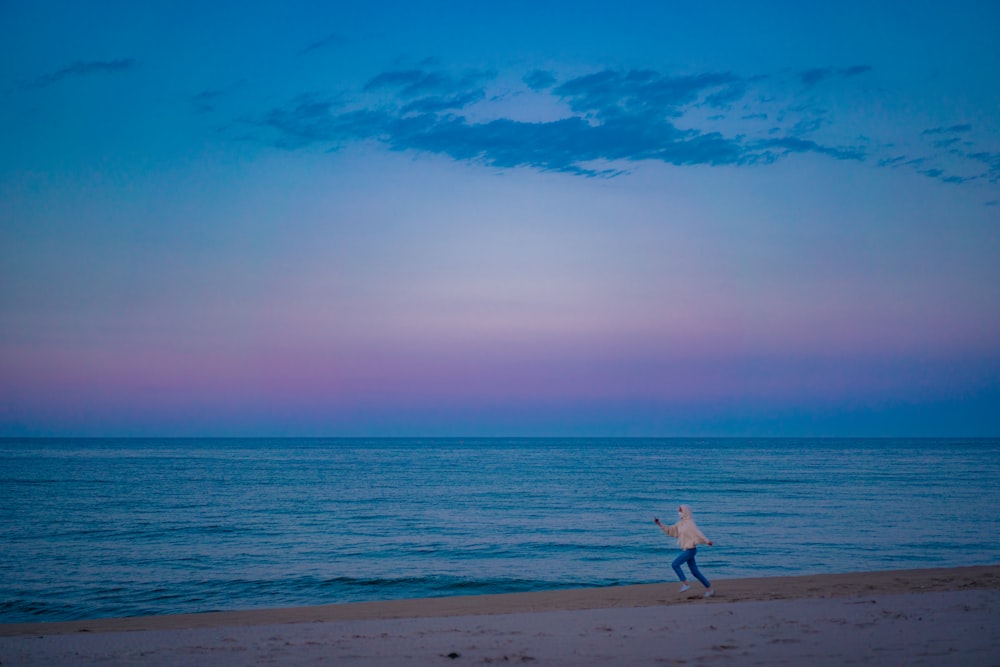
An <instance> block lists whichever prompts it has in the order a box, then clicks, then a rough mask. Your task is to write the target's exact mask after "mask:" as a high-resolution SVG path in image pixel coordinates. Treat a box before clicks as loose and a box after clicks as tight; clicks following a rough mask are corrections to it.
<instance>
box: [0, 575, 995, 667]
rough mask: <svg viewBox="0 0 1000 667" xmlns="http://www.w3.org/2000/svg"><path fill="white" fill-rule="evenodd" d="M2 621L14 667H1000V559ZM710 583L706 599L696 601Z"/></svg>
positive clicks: (6, 658)
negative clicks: (684, 587)
mask: <svg viewBox="0 0 1000 667" xmlns="http://www.w3.org/2000/svg"><path fill="white" fill-rule="evenodd" d="M714 583H715V589H716V595H715V597H713V598H711V599H704V598H703V597H702V596H701V592H700V590H698V587H695V588H692V589H691V590H690V591H688V592H687V593H684V594H681V593H680V592H679V590H678V588H679V587H678V585H677V583H676V582H671V583H662V584H645V585H638V586H620V587H607V588H593V589H569V590H561V591H546V592H533V593H511V594H501V595H481V596H464V597H450V598H428V599H423V600H396V601H387V602H362V603H350V604H338V605H324V606H314V607H298V608H286V609H259V610H248V611H235V612H215V613H203V614H178V615H173V616H154V617H148V616H147V617H136V618H120V619H99V620H91V621H70V622H60V623H29V624H8V625H2V624H0V635H2V636H0V664H3V665H4V667H11V666H21V665H24V666H29V665H38V666H44V667H52V666H53V665H55V666H59V665H73V666H74V667H88V666H94V667H96V666H98V665H100V666H102V667H109V666H111V667H131V666H132V665H136V664H141V665H143V667H173V666H174V665H178V664H184V665H206V666H207V665H211V666H212V667H216V666H218V665H222V666H227V665H228V666H232V667H242V666H244V665H260V666H263V665H275V664H280V665H288V666H291V667H296V666H299V665H301V666H306V665H317V664H337V665H341V664H343V665H353V666H355V667H410V666H412V665H421V666H423V665H463V664H465V665H472V664H476V665H486V664H495V663H506V664H512V663H514V664H516V663H520V664H532V665H536V666H537V667H604V666H606V665H619V664H627V665H650V666H653V665H664V664H674V665H679V664H708V663H710V662H723V663H725V664H739V665H754V666H759V667H764V666H765V665H767V666H771V665H779V664H787V665H800V664H808V665H810V666H811V667H820V666H825V665H830V666H834V665H836V666H838V667H839V666H840V665H844V664H854V665H866V666H871V667H881V666H882V665H885V664H905V665H909V666H914V665H926V666H927V667H931V666H934V667H937V666H939V665H956V666H959V665H960V666H961V667H978V666H982V667H995V666H996V664H997V656H1000V565H987V566H974V567H960V568H939V569H924V570H897V571H883V572H856V573H847V574H828V575H813V576H795V577H766V578H757V579H731V580H721V579H720V580H719V581H717V582H714ZM692 593H696V595H691V594H692Z"/></svg>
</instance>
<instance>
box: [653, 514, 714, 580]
mask: <svg viewBox="0 0 1000 667" xmlns="http://www.w3.org/2000/svg"><path fill="white" fill-rule="evenodd" d="M677 513H678V514H680V519H679V520H678V521H677V523H675V524H674V525H672V526H664V525H663V524H662V523H660V520H659V519H658V518H654V519H653V523H655V524H656V525H657V526H659V527H660V530H662V531H663V532H664V533H666V534H667V535H669V536H670V537H676V538H677V543H678V544H680V547H681V555H680V556H678V557H677V558H675V559H674V562H673V565H672V567H673V568H674V572H676V573H677V576H678V577H679V578H680V580H681V591H680V592H681V593H683V592H684V591H686V590H688V589H689V588H691V586H689V585H688V583H687V577H685V576H684V571H683V570H682V569H681V565H683V564H684V563H687V566H688V568H689V569H690V570H691V574H692V575H694V578H695V579H697V580H698V581H700V582H701V583H702V585H703V586H704V587H705V597H707V598H710V597H712V596H713V595H714V594H715V589H713V588H712V584H711V582H709V580H708V579H706V578H705V575H703V574H702V573H701V570H699V569H698V564H697V563H696V562H695V560H694V556H695V554H697V553H698V545H699V544H707V545H708V546H713V543H712V540H710V539H708V538H707V537H705V535H704V533H702V532H701V530H699V529H698V525H697V524H696V523H695V522H694V517H692V516H691V508H690V507H689V506H687V505H681V506H680V507H678V508H677Z"/></svg>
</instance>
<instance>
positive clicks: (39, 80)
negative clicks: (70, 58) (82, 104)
mask: <svg viewBox="0 0 1000 667" xmlns="http://www.w3.org/2000/svg"><path fill="white" fill-rule="evenodd" d="M134 65H135V60H133V59H132V58H122V59H119V60H102V61H86V62H76V63H73V64H72V65H69V66H68V67H63V68H62V69H60V70H56V71H55V72H52V73H50V74H43V75H42V76H39V77H36V78H34V79H29V80H27V81H22V82H21V85H20V88H21V90H37V89H39V88H45V87H46V86H51V85H53V84H56V83H59V82H60V81H63V80H65V79H69V78H73V77H79V76H87V75H90V74H97V73H113V72H123V71H126V70H129V69H131V68H132V67H133V66H134Z"/></svg>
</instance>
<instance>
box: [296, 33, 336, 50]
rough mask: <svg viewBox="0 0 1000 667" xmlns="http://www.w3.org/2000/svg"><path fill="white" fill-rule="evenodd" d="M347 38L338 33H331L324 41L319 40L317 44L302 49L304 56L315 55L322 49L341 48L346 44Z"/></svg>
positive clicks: (313, 43)
mask: <svg viewBox="0 0 1000 667" xmlns="http://www.w3.org/2000/svg"><path fill="white" fill-rule="evenodd" d="M345 41H346V40H345V38H344V37H343V36H342V35H338V34H337V33H330V34H329V35H327V36H326V37H323V38H322V39H317V40H316V41H315V42H312V43H310V44H309V45H308V46H306V48H304V49H302V53H303V54H309V53H313V52H315V51H320V50H322V49H326V48H330V47H334V46H340V45H341V44H343V43H344V42H345Z"/></svg>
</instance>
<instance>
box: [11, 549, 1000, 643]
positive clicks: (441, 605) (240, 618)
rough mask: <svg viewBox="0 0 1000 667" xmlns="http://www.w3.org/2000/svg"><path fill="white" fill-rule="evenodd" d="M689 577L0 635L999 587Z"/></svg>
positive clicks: (992, 571) (981, 582)
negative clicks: (682, 588)
mask: <svg viewBox="0 0 1000 667" xmlns="http://www.w3.org/2000/svg"><path fill="white" fill-rule="evenodd" d="M694 584H695V585H694V586H692V588H691V590H690V591H688V592H687V593H685V594H681V593H678V591H677V588H678V584H677V582H674V581H672V582H668V583H657V584H635V585H628V586H608V587H595V588H571V589H558V590H550V591H532V592H527V593H500V594H487V595H466V596H448V597H436V598H411V599H401V600H384V601H375V602H350V603H340V604H328V605H313V606H300V607H279V608H264V609H248V610H239V611H216V612H202V613H190V614H165V615H160V616H134V617H121V618H98V619H85V620H75V621H41V622H27V623H0V637H17V636H28V635H31V636H39V635H42V636H50V635H64V634H74V633H105V632H141V631H158V630H189V629H198V628H221V627H235V626H240V627H243V626H262V625H280V624H294V623H327V622H345V621H368V620H391V619H416V618H450V617H456V616H461V617H477V616H493V615H505V614H519V613H536V612H547V611H582V610H592V609H615V608H641V607H655V606H664V605H677V604H681V603H684V604H690V603H697V604H707V605H716V604H726V603H738V602H748V601H755V602H761V601H778V600H804V599H813V598H819V599H826V598H845V597H860V596H866V595H868V596H870V595H899V594H910V593H929V592H944V591H967V590H985V589H1000V565H975V566H965V567H953V568H923V569H907V570H880V571H871V572H848V573H838V574H816V575H796V576H788V577H780V576H779V577H754V578H740V579H719V580H717V581H715V582H713V586H714V587H715V590H716V594H715V597H713V598H711V599H707V600H706V599H703V598H702V590H703V589H702V587H701V586H700V585H699V584H698V583H697V582H694Z"/></svg>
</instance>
